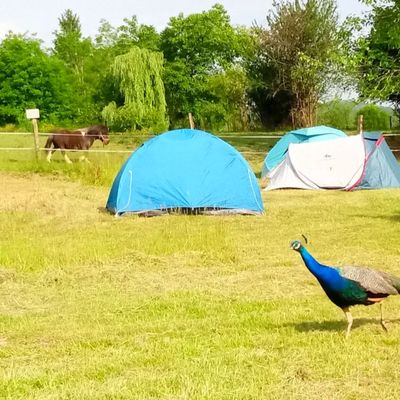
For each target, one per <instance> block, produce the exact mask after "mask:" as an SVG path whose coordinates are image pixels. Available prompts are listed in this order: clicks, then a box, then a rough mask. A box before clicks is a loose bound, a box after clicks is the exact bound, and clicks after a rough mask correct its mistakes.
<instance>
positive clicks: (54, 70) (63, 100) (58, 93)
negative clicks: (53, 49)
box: [0, 34, 75, 124]
mask: <svg viewBox="0 0 400 400" xmlns="http://www.w3.org/2000/svg"><path fill="white" fill-rule="evenodd" d="M73 99H74V96H73V93H72V79H71V76H70V75H69V74H68V71H67V69H66V68H65V66H64V65H63V63H62V62H60V61H59V60H58V59H56V58H54V57H51V56H49V55H47V54H46V53H45V52H44V51H43V50H42V49H41V47H40V42H39V41H38V40H36V39H33V38H29V37H26V36H21V35H14V34H10V35H8V36H7V37H6V38H5V39H4V40H3V41H2V42H1V44H0V124H4V123H18V122H21V121H23V120H24V119H25V115H24V113H25V109H26V108H39V109H40V112H41V119H42V120H51V121H53V122H57V121H60V120H65V119H69V118H73V117H74V116H75V113H74V109H75V107H74V105H73V101H74V100H73Z"/></svg>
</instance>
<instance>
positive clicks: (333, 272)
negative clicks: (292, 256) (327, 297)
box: [300, 247, 346, 291]
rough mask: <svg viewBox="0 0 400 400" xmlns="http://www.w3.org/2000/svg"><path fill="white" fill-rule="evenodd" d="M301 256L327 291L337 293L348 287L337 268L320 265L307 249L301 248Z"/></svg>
mask: <svg viewBox="0 0 400 400" xmlns="http://www.w3.org/2000/svg"><path fill="white" fill-rule="evenodd" d="M300 255H301V258H302V259H303V261H304V264H305V265H306V267H307V268H308V269H309V270H310V272H311V273H312V274H313V275H314V276H315V277H316V278H317V279H318V281H319V282H320V284H321V285H322V286H323V287H324V288H325V289H327V290H335V291H336V290H342V289H344V288H345V287H346V279H344V278H342V277H341V276H340V274H339V272H338V270H337V269H336V268H332V267H328V266H326V265H322V264H320V263H319V262H318V261H317V260H316V259H315V258H314V257H313V256H312V255H311V254H310V253H309V252H308V251H307V249H306V248H305V247H301V249H300Z"/></svg>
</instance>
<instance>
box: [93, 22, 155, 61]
mask: <svg viewBox="0 0 400 400" xmlns="http://www.w3.org/2000/svg"><path fill="white" fill-rule="evenodd" d="M123 22H124V24H123V25H120V26H118V27H117V28H114V27H113V26H112V25H111V24H110V23H109V22H108V21H107V20H104V19H103V20H101V24H100V28H99V33H98V34H97V35H96V38H95V43H96V47H97V48H98V49H108V50H112V52H113V54H114V55H119V54H124V53H127V52H128V51H129V50H130V49H131V47H132V46H136V47H140V48H145V49H149V50H153V51H158V50H159V47H160V35H159V34H158V33H157V31H156V30H155V28H154V27H153V26H151V25H142V24H139V23H138V20H137V17H136V16H132V17H131V18H130V19H128V18H124V20H123Z"/></svg>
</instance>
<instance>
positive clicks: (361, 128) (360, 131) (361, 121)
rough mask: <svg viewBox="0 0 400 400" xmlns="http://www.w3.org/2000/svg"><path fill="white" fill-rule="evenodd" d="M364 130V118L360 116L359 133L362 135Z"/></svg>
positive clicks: (358, 122)
mask: <svg viewBox="0 0 400 400" xmlns="http://www.w3.org/2000/svg"><path fill="white" fill-rule="evenodd" d="M363 130H364V116H363V115H359V116H358V121H357V133H358V134H359V135H361V134H362V133H363Z"/></svg>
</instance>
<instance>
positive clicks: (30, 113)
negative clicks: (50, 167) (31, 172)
mask: <svg viewBox="0 0 400 400" xmlns="http://www.w3.org/2000/svg"><path fill="white" fill-rule="evenodd" d="M25 113H26V118H27V119H30V120H31V121H32V126H33V143H34V147H35V155H36V160H39V148H40V146H39V129H38V123H37V120H38V118H39V117H40V112H39V110H38V109H37V108H30V109H28V110H25Z"/></svg>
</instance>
